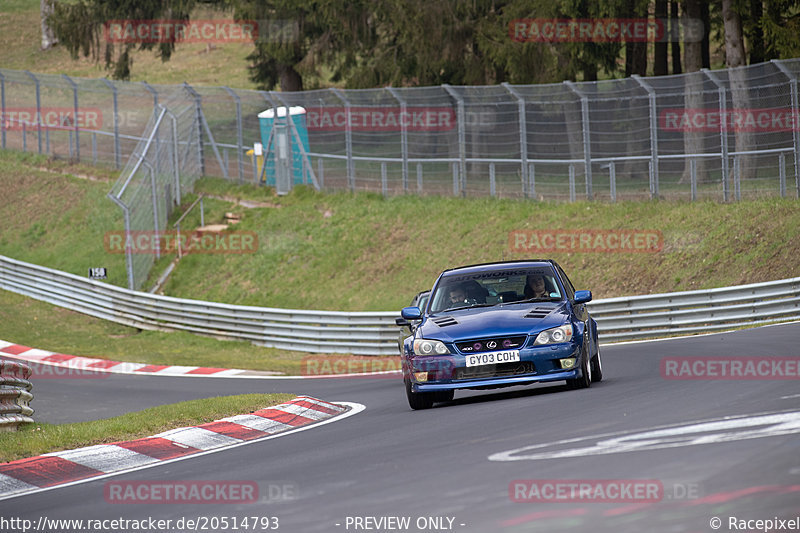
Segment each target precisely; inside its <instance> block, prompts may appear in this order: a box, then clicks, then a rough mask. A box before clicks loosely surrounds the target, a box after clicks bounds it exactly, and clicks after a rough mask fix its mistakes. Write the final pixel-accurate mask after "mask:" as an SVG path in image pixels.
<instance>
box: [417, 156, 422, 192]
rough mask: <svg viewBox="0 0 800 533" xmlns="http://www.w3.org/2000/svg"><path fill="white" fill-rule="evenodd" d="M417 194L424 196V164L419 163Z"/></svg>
mask: <svg viewBox="0 0 800 533" xmlns="http://www.w3.org/2000/svg"><path fill="white" fill-rule="evenodd" d="M417 193H418V194H422V163H417Z"/></svg>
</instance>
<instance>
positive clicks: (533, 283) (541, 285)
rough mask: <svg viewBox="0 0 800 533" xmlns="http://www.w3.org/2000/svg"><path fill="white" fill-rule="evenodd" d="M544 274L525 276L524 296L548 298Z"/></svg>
mask: <svg viewBox="0 0 800 533" xmlns="http://www.w3.org/2000/svg"><path fill="white" fill-rule="evenodd" d="M549 297H550V293H548V292H547V287H546V286H545V281H544V276H542V275H540V274H531V275H529V276H527V277H526V278H525V298H549Z"/></svg>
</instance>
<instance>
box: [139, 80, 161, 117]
mask: <svg viewBox="0 0 800 533" xmlns="http://www.w3.org/2000/svg"><path fill="white" fill-rule="evenodd" d="M142 85H143V86H144V88H145V89H147V91H148V92H149V93H150V94H152V95H153V118H155V117H156V116H158V91H156V90H155V89H154V88H153V87H151V86H150V84H149V83H147V82H146V81H143V82H142Z"/></svg>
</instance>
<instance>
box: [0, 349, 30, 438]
mask: <svg viewBox="0 0 800 533" xmlns="http://www.w3.org/2000/svg"><path fill="white" fill-rule="evenodd" d="M30 377H31V367H30V366H28V365H26V364H25V363H23V362H21V361H9V360H8V359H0V431H16V430H17V427H18V426H19V425H20V424H30V423H32V422H33V418H31V415H32V414H33V409H31V407H30V405H28V404H29V402H30V401H31V400H33V394H32V393H31V390H32V389H33V384H31V382H30V381H28V378H30Z"/></svg>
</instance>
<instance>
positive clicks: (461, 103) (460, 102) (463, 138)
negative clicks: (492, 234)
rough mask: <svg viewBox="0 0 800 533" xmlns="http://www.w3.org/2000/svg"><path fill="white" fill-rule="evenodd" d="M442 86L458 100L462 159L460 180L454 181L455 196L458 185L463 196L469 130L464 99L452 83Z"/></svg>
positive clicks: (465, 181)
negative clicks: (467, 128)
mask: <svg viewBox="0 0 800 533" xmlns="http://www.w3.org/2000/svg"><path fill="white" fill-rule="evenodd" d="M442 88H443V89H444V90H445V91H447V94H449V95H450V96H451V97H452V98H453V99H454V100H455V101H456V106H457V107H456V109H457V114H456V121H457V122H458V159H459V160H460V164H459V165H458V167H459V176H458V182H456V181H453V196H456V195H458V190H457V189H456V185H458V186H459V188H460V189H461V196H462V197H464V196H466V195H467V190H466V189H467V131H466V119H465V116H464V99H463V98H461V95H460V94H458V93H457V92H456V91H455V89H453V88H452V87H451V86H450V85H448V84H444V85H442Z"/></svg>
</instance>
